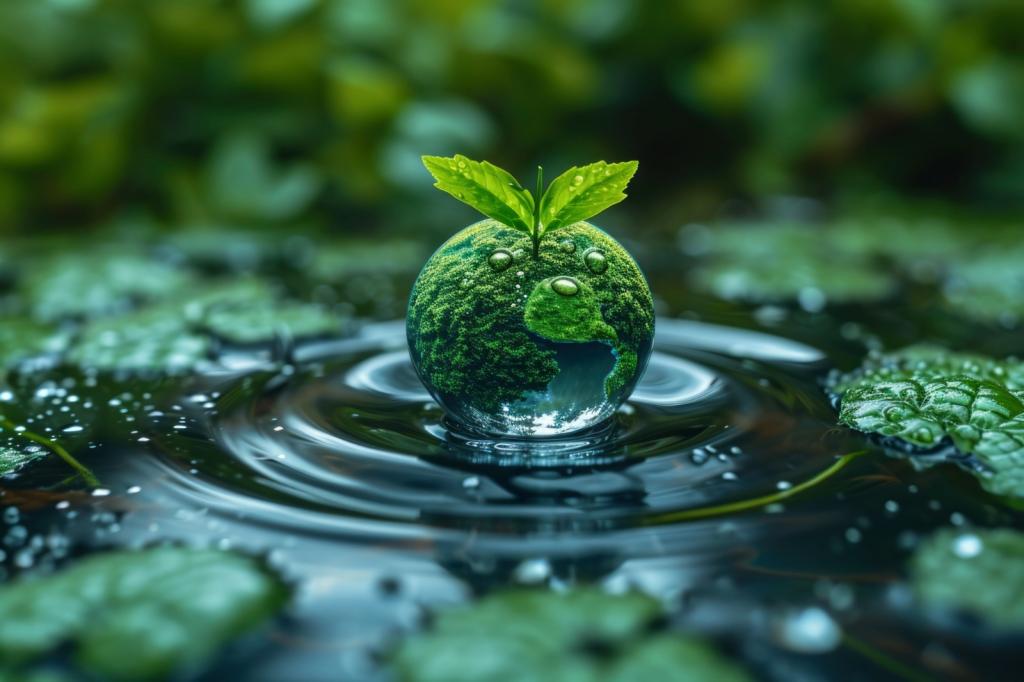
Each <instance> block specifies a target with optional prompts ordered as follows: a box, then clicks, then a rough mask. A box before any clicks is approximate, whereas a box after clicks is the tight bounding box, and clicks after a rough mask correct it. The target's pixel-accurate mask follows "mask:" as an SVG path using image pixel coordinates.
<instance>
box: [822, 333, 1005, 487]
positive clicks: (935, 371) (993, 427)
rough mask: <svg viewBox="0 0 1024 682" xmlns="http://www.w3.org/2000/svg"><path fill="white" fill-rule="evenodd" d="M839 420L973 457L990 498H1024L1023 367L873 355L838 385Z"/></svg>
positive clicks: (920, 353) (945, 355) (969, 358)
mask: <svg viewBox="0 0 1024 682" xmlns="http://www.w3.org/2000/svg"><path fill="white" fill-rule="evenodd" d="M833 390H834V391H835V392H836V393H838V394H841V395H842V404H841V408H840V412H839V421H840V422H842V423H844V424H846V425H847V426H850V427H853V428H855V429H858V430H860V431H865V432H867V433H876V434H880V435H883V436H888V437H892V438H897V439H900V440H902V441H905V442H906V443H909V444H911V445H913V446H917V447H922V448H931V447H935V446H937V445H939V444H940V443H941V442H942V441H943V440H944V439H949V441H950V442H952V444H953V445H954V446H955V447H956V448H957V449H958V450H959V451H960V452H962V453H965V454H970V455H973V456H974V457H975V458H976V459H977V461H978V462H980V464H981V465H982V470H981V471H978V470H977V469H976V468H971V471H972V472H974V473H976V474H977V475H978V476H979V478H980V481H981V484H982V486H984V487H985V488H986V489H987V490H989V491H990V492H993V493H996V494H998V495H1005V496H1010V497H1018V498H1024V363H1021V362H1019V361H1016V360H1005V361H998V360H994V359H992V358H987V357H985V356H980V355H971V354H959V353H951V352H948V351H942V350H941V349H936V348H928V347H917V348H909V349H905V350H903V351H900V352H897V353H893V354H891V355H885V356H879V357H872V358H869V359H868V360H867V361H865V363H864V365H863V367H862V368H861V369H859V370H857V371H856V372H853V373H851V374H849V375H846V376H844V377H840V378H839V379H837V380H836V381H835V383H834V385H833Z"/></svg>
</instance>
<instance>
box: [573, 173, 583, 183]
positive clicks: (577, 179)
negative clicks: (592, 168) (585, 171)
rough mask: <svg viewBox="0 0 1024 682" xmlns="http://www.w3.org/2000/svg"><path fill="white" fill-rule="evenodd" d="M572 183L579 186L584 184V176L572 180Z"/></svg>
mask: <svg viewBox="0 0 1024 682" xmlns="http://www.w3.org/2000/svg"><path fill="white" fill-rule="evenodd" d="M572 182H573V184H574V185H579V184H580V183H582V182H583V176H582V175H577V176H576V177H574V178H573V179H572Z"/></svg>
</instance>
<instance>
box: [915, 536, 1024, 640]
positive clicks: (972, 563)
mask: <svg viewBox="0 0 1024 682" xmlns="http://www.w3.org/2000/svg"><path fill="white" fill-rule="evenodd" d="M910 579H911V583H912V585H913V588H914V592H915V593H916V594H917V596H918V598H919V599H920V600H921V601H922V602H923V603H924V604H925V605H927V606H929V607H931V608H935V609H940V610H944V611H962V612H967V613H971V614H973V615H975V616H978V617H981V618H982V619H984V620H985V621H987V622H988V623H989V624H990V625H993V626H995V627H997V628H1006V629H1014V630H1024V534H1022V533H1019V532H1017V531H1015V530H1010V529H995V530H985V529H960V528H956V529H954V528H947V529H943V530H941V531H939V532H937V533H935V534H934V535H932V536H931V537H930V538H928V539H927V540H926V541H925V542H924V543H922V544H921V546H920V547H918V548H917V550H916V551H915V552H914V556H913V558H912V560H911V562H910Z"/></svg>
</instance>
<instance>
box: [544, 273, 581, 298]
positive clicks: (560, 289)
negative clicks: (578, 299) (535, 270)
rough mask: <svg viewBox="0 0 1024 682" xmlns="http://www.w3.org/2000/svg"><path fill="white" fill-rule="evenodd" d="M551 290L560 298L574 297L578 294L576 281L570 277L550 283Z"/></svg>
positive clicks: (578, 288)
mask: <svg viewBox="0 0 1024 682" xmlns="http://www.w3.org/2000/svg"><path fill="white" fill-rule="evenodd" d="M551 289H552V290H553V291H554V292H555V293H556V294H561V295H562V296H575V295H576V294H577V292H579V290H580V287H579V285H578V284H576V280H574V279H572V278H571V277H559V278H558V279H556V280H554V281H552V282H551Z"/></svg>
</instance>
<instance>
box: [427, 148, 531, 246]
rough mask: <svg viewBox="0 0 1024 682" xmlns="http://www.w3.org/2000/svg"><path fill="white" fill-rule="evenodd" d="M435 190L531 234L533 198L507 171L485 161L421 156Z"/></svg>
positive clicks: (459, 155) (457, 157)
mask: <svg viewBox="0 0 1024 682" xmlns="http://www.w3.org/2000/svg"><path fill="white" fill-rule="evenodd" d="M423 165H425V166H426V167H427V170H428V171H430V174H431V175H433V176H434V179H435V180H436V181H437V182H436V183H435V184H434V187H437V188H438V189H439V190H441V191H442V192H447V193H448V194H451V195H452V196H453V197H455V198H456V199H458V200H459V201H461V202H463V203H465V204H469V205H470V206H472V207H473V208H475V209H476V210H478V211H480V212H481V213H483V214H484V215H485V216H487V217H489V218H494V219H495V220H497V221H498V222H500V223H504V224H505V225H508V226H509V227H511V228H514V229H516V230H520V231H522V232H526V233H532V232H533V228H534V225H533V209H534V203H533V195H532V194H530V192H529V190H526V189H523V187H522V186H520V184H519V182H518V181H517V180H516V179H515V178H514V177H512V175H510V174H509V173H508V172H506V171H504V170H502V169H500V168H498V167H497V166H495V165H494V164H491V163H488V162H487V161H473V160H472V159H468V158H466V157H465V156H462V155H461V154H456V155H455V156H453V157H443V156H424V157H423Z"/></svg>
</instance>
